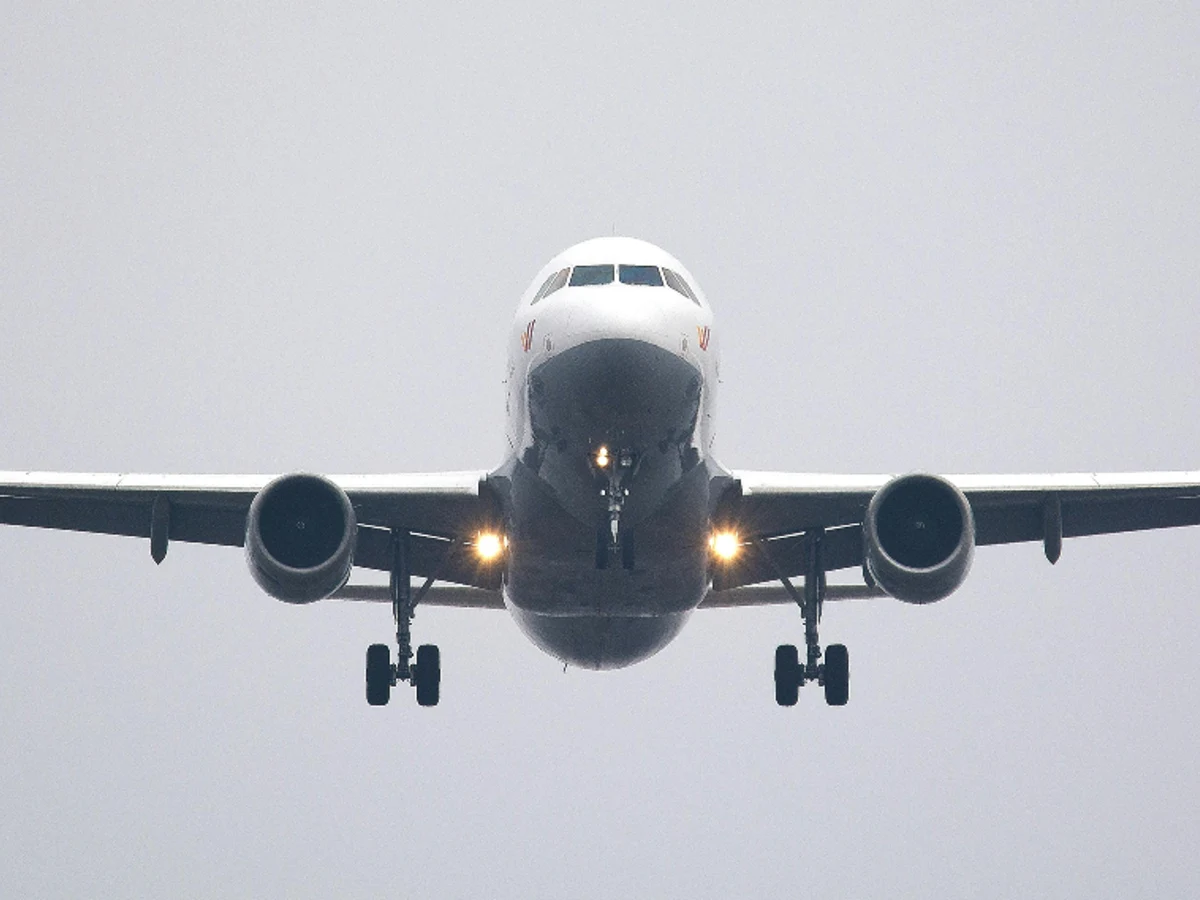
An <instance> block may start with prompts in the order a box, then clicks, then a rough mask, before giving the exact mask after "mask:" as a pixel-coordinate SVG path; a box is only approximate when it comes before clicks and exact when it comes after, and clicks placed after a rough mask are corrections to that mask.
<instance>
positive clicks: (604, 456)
mask: <svg viewBox="0 0 1200 900" xmlns="http://www.w3.org/2000/svg"><path fill="white" fill-rule="evenodd" d="M596 468H598V469H607V468H608V448H607V447H601V448H600V449H598V450H597V451H596Z"/></svg>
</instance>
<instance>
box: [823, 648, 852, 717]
mask: <svg viewBox="0 0 1200 900" xmlns="http://www.w3.org/2000/svg"><path fill="white" fill-rule="evenodd" d="M824 668H825V702H826V703H828V704H829V705H830V706H845V705H846V701H848V700H849V699H850V654H849V653H848V652H847V650H846V645H845V644H830V645H829V646H828V647H826V648H825V666H824Z"/></svg>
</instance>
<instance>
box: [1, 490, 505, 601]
mask: <svg viewBox="0 0 1200 900" xmlns="http://www.w3.org/2000/svg"><path fill="white" fill-rule="evenodd" d="M486 476H487V473H486V472H435V473H424V474H411V475H380V476H364V475H334V476H330V480H331V481H333V482H334V483H335V484H337V485H338V486H339V487H341V488H342V490H344V491H345V492H346V494H347V496H349V498H350V502H351V503H352V505H353V506H354V511H355V516H356V518H357V519H358V541H357V549H356V551H355V559H354V564H355V565H357V566H361V567H363V568H368V569H379V570H383V571H387V570H388V568H389V559H390V556H389V551H388V540H389V530H390V529H392V528H403V529H405V530H407V531H410V532H412V533H413V538H412V542H413V544H412V566H411V571H412V573H413V574H414V575H420V576H424V577H428V576H430V575H433V574H435V573H436V574H438V577H439V578H441V579H444V580H446V581H453V582H456V583H459V584H466V585H472V586H476V587H481V588H492V587H494V585H493V584H492V581H493V580H494V576H492V575H490V574H487V573H484V572H481V571H480V570H479V567H478V566H475V565H473V564H472V562H471V561H470V559H469V558H468V556H467V555H466V554H463V553H460V552H457V549H458V548H459V547H460V546H461V544H462V542H463V541H465V540H469V539H470V538H471V537H473V536H474V534H475V532H476V531H477V530H479V528H480V527H481V526H482V525H483V524H484V523H485V522H487V521H490V520H494V501H493V500H492V498H491V497H490V495H489V493H488V491H487V490H486V488H485V487H484V484H485V479H486ZM274 477H275V476H272V475H136V474H130V475H122V474H74V473H62V472H0V524H8V525H25V526H30V527H35V528H53V529H61V530H67V531H83V532H91V533H95V534H115V535H125V536H129V537H140V538H146V539H149V540H150V541H151V544H152V552H154V551H155V550H156V549H157V547H156V544H157V546H160V547H161V553H157V552H155V558H156V559H161V555H162V553H165V551H166V546H167V542H168V541H183V542H186V543H198V544H215V545H221V546H229V547H241V546H242V545H243V543H244V542H245V537H246V513H247V511H248V510H249V508H250V503H251V502H252V501H253V500H254V497H255V495H256V494H257V493H258V492H259V491H260V490H262V488H263V487H265V486H266V485H267V484H268V483H269V482H270V481H271V480H272V479H273V478H274Z"/></svg>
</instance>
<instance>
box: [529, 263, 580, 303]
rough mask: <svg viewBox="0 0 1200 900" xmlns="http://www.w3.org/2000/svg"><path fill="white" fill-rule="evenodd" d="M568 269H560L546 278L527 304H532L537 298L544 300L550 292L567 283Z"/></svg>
mask: <svg viewBox="0 0 1200 900" xmlns="http://www.w3.org/2000/svg"><path fill="white" fill-rule="evenodd" d="M570 271H571V270H570V269H560V270H559V271H557V272H555V273H554V274H553V275H551V276H550V277H549V278H547V279H546V281H545V283H543V284H542V286H541V288H540V289H539V290H538V292H537V294H535V295H534V297H533V300H531V301H530V304H529V305H530V306H532V305H533V304H534V303H537V302H538V301H539V300H545V299H546V298H547V297H549V296H550V295H551V294H553V293H554V292H555V291H557V290H558V289H559V288H560V287H562V286H563V285H565V284H566V283H567V274H568V273H569V272H570Z"/></svg>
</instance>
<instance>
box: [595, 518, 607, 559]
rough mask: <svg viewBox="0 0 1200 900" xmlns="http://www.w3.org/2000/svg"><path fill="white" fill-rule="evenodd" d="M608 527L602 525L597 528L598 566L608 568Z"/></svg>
mask: <svg viewBox="0 0 1200 900" xmlns="http://www.w3.org/2000/svg"><path fill="white" fill-rule="evenodd" d="M608 542H609V534H608V527H607V526H606V525H601V526H600V527H599V528H597V529H596V568H597V569H607V568H608Z"/></svg>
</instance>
